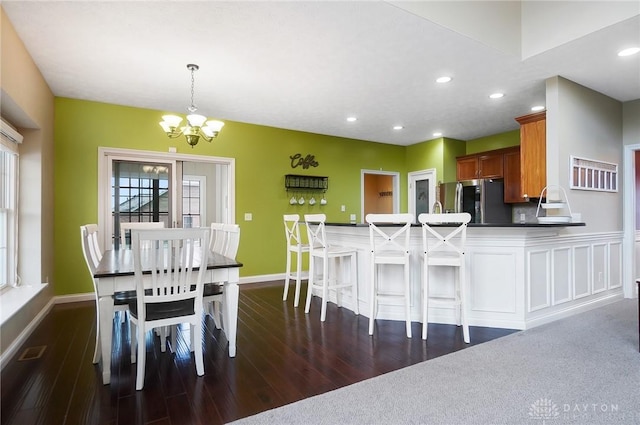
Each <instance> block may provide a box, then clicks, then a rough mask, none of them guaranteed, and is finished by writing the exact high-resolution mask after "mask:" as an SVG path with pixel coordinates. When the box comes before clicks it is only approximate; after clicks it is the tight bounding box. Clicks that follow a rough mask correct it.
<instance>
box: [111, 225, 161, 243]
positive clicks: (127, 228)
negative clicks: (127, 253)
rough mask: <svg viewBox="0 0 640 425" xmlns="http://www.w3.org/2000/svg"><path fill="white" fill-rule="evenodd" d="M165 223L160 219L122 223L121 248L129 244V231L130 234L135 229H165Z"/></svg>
mask: <svg viewBox="0 0 640 425" xmlns="http://www.w3.org/2000/svg"><path fill="white" fill-rule="evenodd" d="M163 228H164V223H163V222H158V221H151V222H138V223H136V222H131V223H126V222H123V223H120V249H123V248H125V247H126V246H127V237H126V236H127V231H128V232H129V234H130V233H131V230H133V229H163ZM129 241H132V239H131V237H129Z"/></svg>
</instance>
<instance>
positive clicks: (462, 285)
mask: <svg viewBox="0 0 640 425" xmlns="http://www.w3.org/2000/svg"><path fill="white" fill-rule="evenodd" d="M458 273H460V276H459V278H458V282H459V283H460V321H461V322H462V335H463V337H464V342H465V343H467V344H469V342H470V341H471V340H470V339H469V324H468V323H467V314H466V313H465V306H466V305H467V304H466V302H467V300H466V298H467V294H466V289H465V268H464V265H463V266H461V267H460V268H458Z"/></svg>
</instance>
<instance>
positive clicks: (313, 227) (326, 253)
mask: <svg viewBox="0 0 640 425" xmlns="http://www.w3.org/2000/svg"><path fill="white" fill-rule="evenodd" d="M326 218H327V217H326V215H325V214H305V216H304V220H305V223H306V226H307V236H308V238H309V287H308V288H307V303H306V306H305V310H304V312H305V313H309V309H310V308H311V296H312V293H313V289H314V288H315V289H321V290H322V310H321V312H320V321H321V322H324V321H325V319H326V317H327V300H328V298H329V289H335V290H336V302H337V304H338V306H340V307H341V306H342V304H341V302H340V292H341V291H340V289H342V288H348V287H350V288H351V296H352V301H353V311H354V313H356V314H360V310H359V307H358V272H357V268H358V263H357V251H356V249H355V248H350V247H342V246H335V245H330V244H329V243H328V242H327V237H326V233H325V228H324V223H325V221H326ZM346 258H348V259H349V261H350V263H349V267H350V271H351V273H350V279H349V282H344V281H342V282H341V281H340V279H339V277H340V275H342V274H344V270H341V269H342V267H341V266H344V264H343V261H344V259H346ZM318 260H321V261H322V268H321V270H320V271H321V272H322V273H321V274H318V271H319V270H318V269H319V267H316V261H318ZM341 271H342V273H341Z"/></svg>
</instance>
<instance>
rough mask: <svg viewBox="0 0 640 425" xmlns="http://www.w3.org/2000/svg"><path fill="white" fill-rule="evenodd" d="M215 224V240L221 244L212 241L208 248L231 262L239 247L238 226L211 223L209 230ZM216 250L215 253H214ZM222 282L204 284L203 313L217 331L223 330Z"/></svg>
mask: <svg viewBox="0 0 640 425" xmlns="http://www.w3.org/2000/svg"><path fill="white" fill-rule="evenodd" d="M214 224H216V226H215V228H216V233H217V235H216V238H218V239H219V240H220V241H221V242H216V241H213V240H212V243H211V244H210V246H212V247H213V249H212V252H215V253H218V254H221V255H224V256H225V257H227V258H231V259H233V260H235V259H236V256H237V254H238V248H239V247H240V226H239V225H237V224H222V225H221V226H217V225H218V224H220V223H212V225H211V228H212V229H213V228H214ZM216 249H217V251H216ZM223 288H224V282H207V283H205V284H204V293H203V297H204V298H203V303H204V311H205V312H206V313H208V314H209V315H211V317H212V318H213V322H214V324H215V327H216V328H217V329H221V328H223V324H224V323H223V320H222V318H223V317H224V303H223V302H222V301H223V299H222V298H223Z"/></svg>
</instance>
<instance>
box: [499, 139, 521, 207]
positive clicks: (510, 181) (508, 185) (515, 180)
mask: <svg viewBox="0 0 640 425" xmlns="http://www.w3.org/2000/svg"><path fill="white" fill-rule="evenodd" d="M503 168H504V202H505V203H517V202H523V201H524V199H523V198H522V192H521V187H522V184H521V177H520V146H514V147H513V148H511V149H509V150H508V151H506V152H505V153H504V162H503Z"/></svg>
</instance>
